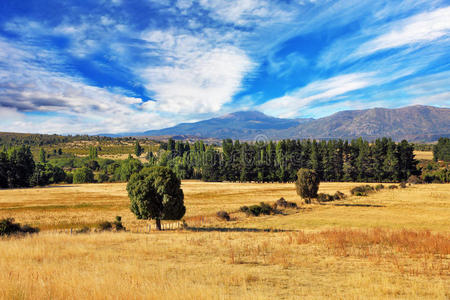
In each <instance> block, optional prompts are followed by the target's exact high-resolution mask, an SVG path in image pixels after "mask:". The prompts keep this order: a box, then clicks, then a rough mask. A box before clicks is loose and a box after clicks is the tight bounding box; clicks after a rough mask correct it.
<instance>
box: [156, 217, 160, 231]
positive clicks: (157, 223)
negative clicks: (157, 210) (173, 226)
mask: <svg viewBox="0 0 450 300" xmlns="http://www.w3.org/2000/svg"><path fill="white" fill-rule="evenodd" d="M156 230H161V220H160V219H156Z"/></svg>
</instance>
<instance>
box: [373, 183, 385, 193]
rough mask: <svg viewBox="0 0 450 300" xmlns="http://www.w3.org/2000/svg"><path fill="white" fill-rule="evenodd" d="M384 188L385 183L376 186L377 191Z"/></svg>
mask: <svg viewBox="0 0 450 300" xmlns="http://www.w3.org/2000/svg"><path fill="white" fill-rule="evenodd" d="M382 189H384V185H382V184H378V185H377V186H376V187H375V191H377V192H378V191H381V190H382Z"/></svg>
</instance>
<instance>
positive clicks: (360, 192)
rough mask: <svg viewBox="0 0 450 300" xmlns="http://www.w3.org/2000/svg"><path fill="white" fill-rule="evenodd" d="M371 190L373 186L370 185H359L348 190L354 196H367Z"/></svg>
mask: <svg viewBox="0 0 450 300" xmlns="http://www.w3.org/2000/svg"><path fill="white" fill-rule="evenodd" d="M373 191H374V188H373V187H371V186H370V185H360V186H357V187H354V188H352V189H351V190H350V192H351V194H352V195H355V196H367V195H368V194H369V193H371V192H373Z"/></svg>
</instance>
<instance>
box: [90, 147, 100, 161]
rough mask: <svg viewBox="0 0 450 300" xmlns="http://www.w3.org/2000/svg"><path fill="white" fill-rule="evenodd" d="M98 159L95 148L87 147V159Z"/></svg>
mask: <svg viewBox="0 0 450 300" xmlns="http://www.w3.org/2000/svg"><path fill="white" fill-rule="evenodd" d="M96 158H98V149H97V147H94V146H90V147H89V159H91V160H92V159H96Z"/></svg>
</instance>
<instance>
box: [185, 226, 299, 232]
mask: <svg viewBox="0 0 450 300" xmlns="http://www.w3.org/2000/svg"><path fill="white" fill-rule="evenodd" d="M185 230H190V231H202V232H295V231H298V230H285V229H260V228H244V227H192V226H189V227H186V228H185Z"/></svg>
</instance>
